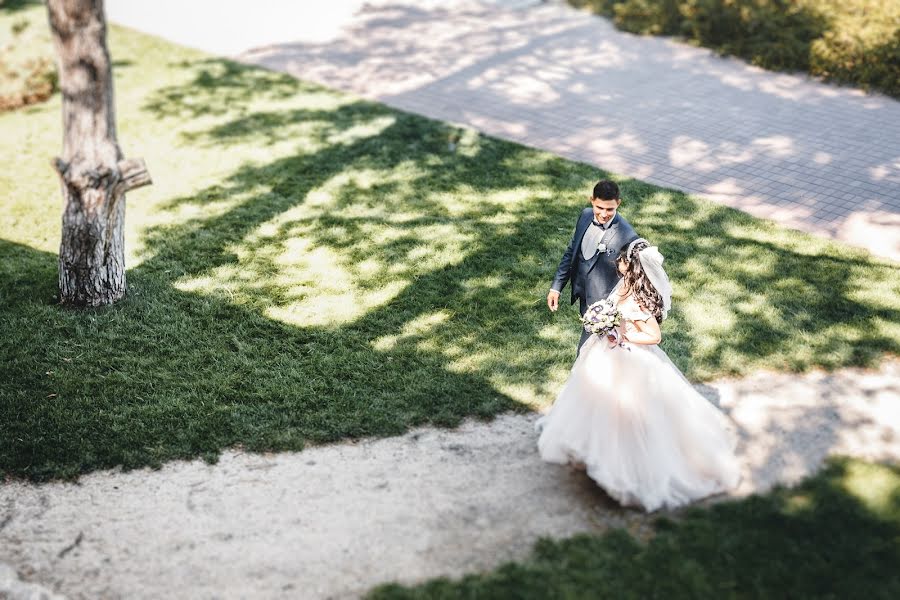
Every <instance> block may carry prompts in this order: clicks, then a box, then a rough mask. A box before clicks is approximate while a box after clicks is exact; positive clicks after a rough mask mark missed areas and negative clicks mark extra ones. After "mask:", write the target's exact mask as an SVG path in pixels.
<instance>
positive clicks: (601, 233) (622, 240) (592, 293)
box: [547, 179, 638, 351]
mask: <svg viewBox="0 0 900 600" xmlns="http://www.w3.org/2000/svg"><path fill="white" fill-rule="evenodd" d="M590 202H591V205H590V206H589V207H588V208H585V209H584V210H583V211H582V212H581V216H579V217H578V222H577V223H576V224H575V235H573V236H572V241H570V242H569V247H568V248H566V251H565V253H564V254H563V257H562V260H560V261H559V267H558V268H557V269H556V277H554V278H553V283H552V284H551V285H550V293H549V294H547V306H548V307H549V308H550V310H551V311H553V312H556V310H557V309H558V308H559V295H560V293H562V290H563V288H564V287H566V283H567V282H568V281H570V280H571V282H572V304H575V299H576V298H577V299H578V300H579V301H580V304H579V310H580V312H581V314H582V315H584V313H585V311H586V310H587V307H588V306H590V305H591V304H593V303H594V302H596V301H598V300H602V299H603V298H606V297H607V296H608V295H609V293H610V292H611V291H612V289H613V288H614V287H615V286H616V283H617V282H618V281H619V272H618V269H617V268H616V257H617V256H618V255H619V250H621V249H622V248H623V247H624V246H626V245H628V244H630V243H631V242H632V241H633V240H635V239H637V238H638V235H637V234H636V233H635V232H634V229H632V227H631V225H630V224H629V223H628V221H626V220H625V217H623V216H622V215H620V214H618V213H617V211H618V209H619V205H620V204H621V203H622V201H621V199H620V198H619V186H618V185H616V184H615V182H613V181H609V180H606V179H604V180H603V181H600V182H598V183H597V185H595V186H594V193H593V194H592V195H591V197H590ZM590 335H591V334H590V333H588V332H587V331H582V333H581V341H579V342H578V349H579V351H580V350H581V346H582V345H583V344H584V342H585V341H587V339H588V337H590Z"/></svg>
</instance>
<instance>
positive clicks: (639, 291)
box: [616, 241, 663, 323]
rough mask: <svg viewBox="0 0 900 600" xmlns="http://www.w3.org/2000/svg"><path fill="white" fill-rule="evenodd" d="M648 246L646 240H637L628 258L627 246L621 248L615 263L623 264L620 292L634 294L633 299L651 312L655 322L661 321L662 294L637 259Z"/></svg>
mask: <svg viewBox="0 0 900 600" xmlns="http://www.w3.org/2000/svg"><path fill="white" fill-rule="evenodd" d="M649 247H650V245H649V244H648V243H646V242H643V241H641V242H637V243H636V244H634V246H633V247H632V249H631V257H630V259H629V256H628V246H626V247H624V248H622V251H621V252H619V256H618V257H617V258H616V265H619V264H622V265H625V273H624V274H622V279H623V281H622V288H623V289H622V294H623V295H624V296H627V295H628V294H629V292H630V293H632V294H634V299H635V300H637V303H638V304H639V305H640V306H641V308H643V309H644V310H646V311H647V312H649V313H650V314H652V315H653V316H654V317H655V318H656V322H657V323H662V320H663V299H662V296H661V295H660V293H659V292H658V291H656V288H655V287H653V284H652V283H650V278H648V277H647V274H646V273H644V269H643V267H641V261H640V260H639V259H638V254H640V252H641V250H643V249H645V248H649Z"/></svg>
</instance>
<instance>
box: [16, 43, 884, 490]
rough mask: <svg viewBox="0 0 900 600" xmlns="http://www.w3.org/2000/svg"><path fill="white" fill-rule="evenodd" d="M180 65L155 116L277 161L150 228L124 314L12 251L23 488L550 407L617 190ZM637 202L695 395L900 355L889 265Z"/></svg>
mask: <svg viewBox="0 0 900 600" xmlns="http://www.w3.org/2000/svg"><path fill="white" fill-rule="evenodd" d="M185 68H186V69H188V70H189V71H190V69H196V71H197V72H199V73H201V75H197V76H195V77H193V80H191V76H190V72H189V73H188V75H189V76H188V79H189V80H190V81H191V82H190V83H188V84H186V85H184V86H175V87H172V88H166V89H162V90H159V92H158V93H157V94H156V95H154V96H153V97H151V98H149V99H148V102H147V103H146V105H145V106H144V110H145V111H146V112H148V113H149V114H150V115H152V116H155V117H158V118H161V119H170V120H171V122H172V123H173V126H180V125H181V123H182V122H183V121H184V120H185V119H186V120H187V122H188V123H193V122H194V121H193V118H194V116H196V115H199V114H200V113H195V112H193V111H195V110H197V107H202V106H205V105H210V106H211V107H212V109H213V110H212V112H211V114H213V115H216V116H217V117H218V121H216V122H214V123H212V124H210V123H208V122H205V121H201V122H202V123H204V125H203V127H201V128H200V129H199V130H198V129H196V127H195V129H193V130H190V131H188V130H185V131H184V133H183V136H184V137H185V139H186V140H187V141H188V142H189V143H191V144H201V145H202V144H208V145H215V146H216V147H220V148H221V149H222V151H223V152H247V148H248V147H250V148H255V147H258V145H259V144H260V143H271V144H272V145H273V148H275V149H273V150H272V156H271V158H270V159H268V160H265V161H260V162H250V161H247V162H245V163H244V164H243V165H242V166H240V167H239V168H237V169H235V170H234V172H233V173H232V174H231V175H229V176H228V177H226V178H224V179H223V180H222V181H220V182H219V183H217V184H215V185H213V186H210V187H207V188H205V189H200V190H196V191H195V192H193V193H191V194H189V195H186V196H183V197H176V198H171V199H168V200H166V201H165V202H164V203H163V205H162V207H161V210H162V211H163V212H164V213H171V219H169V221H170V223H169V224H165V225H152V226H150V227H149V228H148V229H147V230H146V231H145V233H144V235H143V239H142V242H143V250H142V252H143V260H142V262H141V263H140V264H139V265H138V266H137V267H135V268H133V269H131V270H130V271H129V273H128V277H129V286H130V293H129V297H128V298H127V299H126V301H124V302H122V303H121V304H119V305H116V306H114V307H111V308H109V309H104V310H97V311H85V312H72V311H67V310H63V309H60V308H58V307H55V306H52V305H49V304H48V303H45V302H44V301H35V298H41V299H43V298H47V297H48V296H49V295H51V294H52V293H53V286H54V285H55V280H56V277H55V267H56V259H55V257H54V256H52V255H50V254H45V253H41V252H37V251H34V250H30V249H27V248H24V247H21V246H17V245H15V244H12V243H10V242H2V243H0V254H2V255H3V257H4V260H3V265H5V269H4V271H5V273H4V274H5V276H4V277H3V279H2V285H0V294H2V295H3V297H4V298H8V299H9V302H8V303H7V304H6V306H5V309H4V313H3V330H4V331H3V332H2V334H3V335H2V339H4V340H5V343H4V344H3V345H2V349H3V352H4V356H5V357H6V358H8V359H9V360H7V361H5V362H4V366H3V372H2V376H3V377H2V381H3V382H4V383H3V385H4V386H5V387H4V389H3V397H4V398H5V401H4V402H3V406H2V410H3V412H4V414H3V419H2V422H4V423H9V424H11V425H10V431H9V432H8V435H4V436H2V437H3V442H2V446H0V464H3V466H4V469H5V470H6V472H7V473H10V474H13V475H17V476H24V477H29V478H33V479H38V480H40V479H47V478H52V477H68V476H77V475H78V474H79V473H82V472H85V471H90V470H94V469H99V468H107V467H113V466H117V465H122V466H125V467H129V468H130V467H138V466H142V465H148V464H150V465H158V464H160V463H161V462H163V461H166V460H170V459H173V458H191V457H195V456H200V455H202V456H205V457H207V458H210V459H212V458H213V457H215V456H216V455H217V454H218V452H219V451H221V450H222V449H223V448H227V447H230V446H233V445H243V446H245V447H247V448H250V449H253V450H292V449H299V448H301V447H303V445H304V444H306V443H309V442H313V443H320V442H327V441H334V440H340V439H347V438H356V437H361V436H371V435H395V434H398V433H400V432H402V431H404V430H405V429H406V428H408V427H411V426H414V425H421V424H424V423H432V424H435V425H440V426H452V425H455V424H457V423H459V422H460V420H461V419H463V418H465V417H467V416H477V417H482V418H488V417H491V416H493V415H495V414H497V413H499V412H502V411H507V410H528V409H530V408H534V407H537V406H540V405H546V404H547V403H549V401H550V400H552V398H553V396H554V395H555V392H556V388H557V386H558V384H559V383H560V381H561V379H562V378H564V376H565V373H566V371H567V369H568V367H569V366H570V364H571V360H572V358H573V356H574V347H575V342H576V340H577V336H578V324H577V320H576V314H575V313H574V312H573V311H572V310H564V311H561V313H560V314H558V315H556V316H551V315H550V314H549V313H548V311H547V310H546V307H545V306H544V296H545V294H546V286H547V284H548V282H549V281H550V280H551V278H552V274H553V271H554V270H555V266H556V262H557V260H558V257H559V256H560V254H561V253H562V250H563V248H564V246H565V244H566V242H567V241H568V236H569V235H570V234H571V229H572V226H573V225H574V219H575V217H576V216H577V214H578V212H579V211H580V209H581V208H582V201H581V200H580V198H582V197H583V196H584V193H585V192H586V191H587V190H589V189H590V186H591V185H592V184H593V182H594V181H595V180H596V178H597V177H598V176H603V175H604V174H603V173H599V174H598V172H597V171H596V170H595V169H593V168H591V167H589V166H586V165H578V164H574V163H571V162H568V161H565V160H562V159H559V158H556V157H553V156H550V155H548V154H545V153H541V152H537V151H534V150H531V149H528V148H524V147H521V146H517V145H514V144H510V143H506V142H501V141H498V140H494V139H491V138H486V137H483V136H478V135H475V134H474V133H472V132H468V131H465V130H460V129H458V128H455V127H452V126H448V125H445V124H442V123H438V122H434V121H429V120H426V119H423V118H421V117H417V116H413V115H409V114H405V113H401V112H398V111H394V110H390V109H387V108H386V107H384V106H381V105H377V104H373V103H368V102H361V101H357V100H348V99H347V98H346V97H342V96H339V95H338V94H336V93H334V92H331V91H328V90H322V89H321V88H317V87H314V86H308V85H306V84H302V83H299V82H296V81H294V80H292V79H290V78H287V77H285V76H282V75H277V74H272V73H267V72H265V71H260V70H257V69H250V68H245V67H236V66H234V65H233V63H229V62H228V61H214V60H204V61H201V62H199V63H198V64H192V65H186V67H185ZM195 75H196V73H195ZM198 77H199V79H200V82H201V83H197V81H196V80H197V79H198ZM270 80H271V81H274V83H272V84H271V85H270V84H268V83H267V82H269V81H270ZM298 98H299V100H298ZM257 101H259V102H261V105H257V104H255V102H257ZM291 102H299V103H300V104H302V106H299V107H298V106H297V105H296V103H295V104H293V105H292V104H290V103H291ZM273 103H275V104H276V105H277V106H274V107H273ZM279 103H286V104H285V105H283V106H282V105H281V104H279ZM317 104H325V105H328V106H331V107H332V108H331V109H323V108H321V106H318V107H317V106H316V105H317ZM260 106H262V108H260ZM291 143H295V144H296V146H295V147H293V149H292V150H291V151H288V152H284V144H291ZM279 152H280V153H281V154H279ZM621 184H622V188H623V192H624V196H625V198H626V199H627V200H626V204H625V206H624V208H623V212H624V213H625V214H626V216H628V218H629V219H630V220H631V221H632V223H633V224H634V225H635V226H636V228H637V229H638V231H639V232H641V233H643V234H644V235H645V236H646V237H648V238H650V239H651V240H652V241H653V242H655V243H657V244H659V245H660V247H661V248H662V249H663V252H664V253H665V254H666V255H667V256H668V257H669V260H668V262H667V267H668V268H669V271H670V274H671V275H672V278H673V280H674V281H675V283H676V290H677V291H678V295H677V297H676V306H677V307H678V309H677V310H676V311H675V313H674V316H673V318H672V319H671V320H670V321H667V322H666V324H665V326H664V333H665V335H666V336H667V339H666V341H665V344H664V347H665V348H666V350H667V351H668V352H669V353H670V354H671V355H672V357H673V359H674V360H676V362H678V364H679V365H680V366H681V367H682V368H684V369H685V370H686V371H687V372H688V374H689V375H690V376H692V377H695V378H696V377H698V376H700V377H704V378H705V377H710V376H715V375H720V374H723V373H743V372H748V371H750V370H754V369H757V368H761V367H773V366H774V367H776V368H789V369H797V370H802V369H806V368H810V367H813V366H826V367H836V366H841V365H847V364H870V363H871V362H873V361H875V360H876V359H877V358H878V357H880V356H882V355H883V354H884V353H886V352H897V345H898V342H897V339H896V338H892V337H891V336H890V335H888V333H886V331H889V330H888V329H886V328H887V325H885V323H888V324H890V323H892V322H896V321H897V320H898V313H897V310H896V308H895V306H894V305H893V303H891V302H890V301H889V299H890V298H891V297H892V296H890V295H889V292H891V291H892V290H893V291H895V292H896V291H897V290H896V287H897V285H898V284H897V283H896V281H897V278H896V277H894V276H895V275H896V274H897V269H896V268H894V267H893V266H890V265H883V264H877V263H870V262H867V261H866V260H865V259H863V258H862V256H863V255H862V254H861V253H859V252H856V251H847V252H846V255H845V254H844V253H838V252H834V250H836V249H838V247H837V246H836V245H829V244H826V243H825V242H821V241H816V242H811V241H810V240H811V238H808V237H806V236H802V235H801V234H790V235H788V234H785V233H784V232H782V231H780V230H777V229H775V228H774V227H773V226H772V225H770V224H764V223H761V222H759V221H756V220H754V219H752V218H750V217H748V216H746V215H743V214H741V213H738V212H736V211H733V210H730V209H726V208H721V207H717V206H713V205H709V204H706V203H698V202H697V201H695V200H694V199H692V198H690V197H687V196H685V195H683V194H679V193H676V192H667V191H661V190H658V189H657V188H653V187H651V186H647V185H645V184H641V183H640V182H637V181H633V180H624V181H621ZM187 209H198V210H195V211H193V212H190V211H189V212H188V213H186V214H189V215H199V216H187V217H184V216H181V212H180V211H183V210H187ZM673 215H678V218H673ZM810 245H811V246H812V247H819V249H818V250H815V249H814V250H813V251H811V250H810V248H808V247H807V246H810ZM786 275H788V276H789V277H790V278H791V279H790V282H791V283H790V285H787V286H784V285H783V283H784V281H785V276H786ZM867 283H868V284H870V285H872V286H875V288H874V290H875V292H878V293H876V294H874V295H873V294H871V293H869V294H867V293H865V290H863V291H862V292H860V289H859V286H861V285H864V284H867ZM886 298H887V299H888V300H885V299H886ZM38 323H40V324H41V325H40V326H35V324H38ZM810 340H812V341H810ZM86 432H90V434H89V435H87V434H86Z"/></svg>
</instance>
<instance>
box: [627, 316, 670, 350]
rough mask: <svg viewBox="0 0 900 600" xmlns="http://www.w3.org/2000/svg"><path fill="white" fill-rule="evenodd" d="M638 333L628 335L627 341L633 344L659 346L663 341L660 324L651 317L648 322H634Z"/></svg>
mask: <svg viewBox="0 0 900 600" xmlns="http://www.w3.org/2000/svg"><path fill="white" fill-rule="evenodd" d="M632 323H634V327H635V329H637V331H635V332H632V333H629V334H626V335H625V341H626V342H631V343H632V344H646V345H652V344H658V343H659V342H660V341H661V340H662V331H660V330H659V323H657V322H656V319H654V318H653V317H650V318H649V319H647V320H646V321H632Z"/></svg>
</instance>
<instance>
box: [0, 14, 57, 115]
mask: <svg viewBox="0 0 900 600" xmlns="http://www.w3.org/2000/svg"><path fill="white" fill-rule="evenodd" d="M36 4H37V3H34V2H5V3H4V2H0V11H4V12H6V11H18V10H20V9H23V8H29V9H31V10H28V11H23V12H21V13H20V14H21V16H18V15H17V16H18V18H15V19H14V20H13V19H7V20H6V21H7V23H6V24H5V25H4V26H3V27H2V28H0V112H3V111H7V110H14V109H17V108H21V107H23V106H28V105H31V104H36V103H39V102H44V101H45V100H47V99H48V98H50V97H51V96H52V95H53V94H54V92H56V91H57V89H59V84H58V77H57V73H56V63H55V58H54V55H53V47H52V44H51V39H50V31H49V27H48V26H47V21H46V14H45V12H44V11H43V10H34V7H35V5H36Z"/></svg>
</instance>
